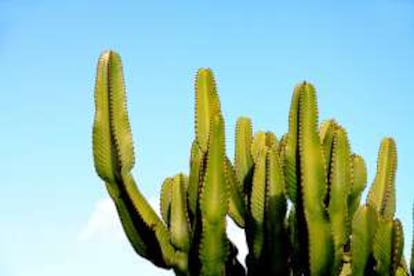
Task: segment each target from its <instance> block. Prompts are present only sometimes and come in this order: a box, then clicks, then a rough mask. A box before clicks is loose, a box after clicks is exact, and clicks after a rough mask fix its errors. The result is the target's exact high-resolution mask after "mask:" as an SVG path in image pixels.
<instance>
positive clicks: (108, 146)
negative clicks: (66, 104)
mask: <svg viewBox="0 0 414 276" xmlns="http://www.w3.org/2000/svg"><path fill="white" fill-rule="evenodd" d="M110 58H111V52H105V53H103V54H102V55H101V56H100V58H99V61H98V67H97V72H96V84H95V118H94V123H93V132H92V140H93V158H94V164H95V170H96V172H97V174H98V175H99V177H100V178H102V179H103V180H104V181H105V182H107V183H114V182H115V180H116V178H118V179H119V175H117V170H118V167H119V165H118V164H117V160H116V158H117V156H116V154H115V149H114V147H113V144H114V141H113V136H112V133H111V115H110V112H109V109H110V108H109V105H110V98H109V94H110V90H109V80H108V67H109V59H110ZM108 185H111V184H108Z"/></svg>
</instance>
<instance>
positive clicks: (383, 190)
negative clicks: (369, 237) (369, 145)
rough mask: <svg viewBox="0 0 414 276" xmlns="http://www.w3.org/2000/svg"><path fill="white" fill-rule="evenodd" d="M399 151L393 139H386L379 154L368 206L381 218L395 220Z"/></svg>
mask: <svg viewBox="0 0 414 276" xmlns="http://www.w3.org/2000/svg"><path fill="white" fill-rule="evenodd" d="M396 169H397V149H396V146H395V142H394V140H393V139H392V138H384V139H383V140H382V142H381V146H380V150H379V153H378V164H377V174H376V176H375V179H374V183H373V184H372V186H371V189H370V191H369V193H368V204H370V205H371V206H373V207H374V209H375V210H377V212H379V214H380V215H381V216H386V217H388V218H393V217H394V213H395V185H394V180H395V172H396Z"/></svg>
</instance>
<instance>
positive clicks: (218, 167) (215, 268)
mask: <svg viewBox="0 0 414 276" xmlns="http://www.w3.org/2000/svg"><path fill="white" fill-rule="evenodd" d="M224 139H225V138H224V122H223V118H222V116H221V115H220V114H215V115H214V116H213V117H212V124H211V134H210V140H209V146H208V151H207V168H206V174H205V178H204V183H203V186H202V189H201V194H200V211H201V220H202V236H201V242H200V249H199V250H200V252H199V257H200V261H201V275H222V274H223V273H224V270H225V263H226V260H227V255H228V242H227V237H226V214H227V211H228V187H227V183H226V179H225V146H224Z"/></svg>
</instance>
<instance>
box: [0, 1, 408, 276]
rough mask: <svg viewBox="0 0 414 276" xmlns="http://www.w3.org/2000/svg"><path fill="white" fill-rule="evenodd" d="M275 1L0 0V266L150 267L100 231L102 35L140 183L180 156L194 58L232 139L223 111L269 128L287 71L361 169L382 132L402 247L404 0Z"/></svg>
mask: <svg viewBox="0 0 414 276" xmlns="http://www.w3.org/2000/svg"><path fill="white" fill-rule="evenodd" d="M121 2H122V4H121ZM275 2H277V1H255V2H254V4H252V3H253V2H252V1H103V0H100V1H92V0H91V1H80V0H74V1H47V0H43V1H42V0H31V1H29V0H26V1H24V0H22V1H17V0H16V1H15V0H2V1H0V91H1V92H0V93H1V96H2V97H1V100H0V126H1V134H2V137H1V143H0V168H1V169H0V171H1V174H2V178H1V182H2V183H1V187H2V189H1V192H0V275H5V276H9V275H10V276H52V275H61V276H66V275H100V276H106V275H108V276H109V275H126V276H128V275H131V276H132V275H137V273H138V274H140V275H159V274H158V273H159V270H157V269H155V268H153V267H152V265H150V264H148V263H147V262H146V261H145V260H143V259H141V258H139V257H137V256H135V254H134V253H133V251H132V249H131V248H130V247H129V245H128V244H127V243H126V241H125V240H124V239H123V237H122V235H121V237H118V238H116V237H115V238H113V236H117V235H119V233H115V234H113V233H112V232H114V231H115V230H114V227H113V225H112V224H111V223H113V222H105V219H106V220H107V219H108V218H107V217H108V216H109V217H111V214H112V213H111V212H109V215H108V214H107V213H108V211H107V209H106V208H107V207H105V206H107V205H105V204H106V203H105V204H103V203H102V202H107V201H105V198H106V197H107V196H106V191H105V190H104V186H103V183H102V182H101V181H100V179H98V177H97V176H96V175H95V172H94V169H93V163H92V153H91V126H92V118H93V86H94V77H95V67H96V60H97V58H98V56H99V54H100V52H101V51H103V50H105V49H109V48H112V49H115V50H116V51H118V52H119V53H120V54H121V55H122V57H123V60H124V68H125V75H126V76H125V78H126V82H127V86H128V96H129V102H128V106H129V110H130V117H131V120H132V128H133V132H134V138H135V143H136V145H137V147H136V149H137V154H138V160H137V168H136V169H135V170H134V174H135V176H136V177H137V179H138V181H139V183H140V188H141V190H142V191H143V192H144V194H145V195H146V196H148V197H149V198H153V199H156V198H157V197H158V192H159V187H160V183H161V181H162V179H163V177H165V176H168V175H172V174H174V173H176V172H178V171H187V165H188V151H189V145H190V141H191V139H192V137H193V108H194V107H193V97H194V96H193V79H194V73H195V71H196V69H197V68H198V67H204V66H207V67H211V68H212V69H213V70H214V72H215V74H216V78H217V81H218V89H219V93H220V96H221V100H222V106H223V109H224V114H225V118H226V123H227V124H226V128H227V141H228V150H229V153H230V154H231V152H232V148H233V135H234V134H233V132H234V123H235V120H236V118H237V116H240V115H247V116H251V117H252V118H253V122H254V125H255V129H256V130H257V129H266V130H267V129H269V130H273V131H275V132H276V133H277V134H278V135H279V136H280V135H281V134H282V133H283V132H285V131H286V129H287V115H288V108H289V103H290V97H291V92H292V89H293V86H294V85H295V84H296V83H297V82H300V81H302V80H308V81H311V82H312V83H314V84H315V86H316V87H317V89H318V97H319V107H320V118H321V119H327V118H331V117H335V118H336V119H337V120H338V121H339V122H340V123H342V124H343V125H344V126H345V127H346V128H347V130H348V132H349V136H350V140H351V144H352V148H353V150H354V151H355V152H357V153H360V154H362V155H363V156H364V157H365V159H366V161H367V163H368V168H369V182H371V181H372V178H373V175H374V170H375V163H376V156H377V150H378V146H379V143H380V140H381V138H382V137H384V136H393V137H394V138H395V139H396V141H397V145H398V155H399V164H398V173H397V196H398V204H397V205H398V206H397V208H398V211H397V213H398V217H400V218H401V219H402V221H403V224H404V230H405V234H406V237H407V242H406V252H407V253H408V246H410V244H411V237H410V236H411V233H412V216H411V209H412V208H411V206H412V202H413V199H414V183H413V168H414V167H413V164H414V163H413V158H412V156H414V147H413V145H412V141H414V129H413V123H412V121H413V119H414V116H413V113H412V111H413V102H414V96H413V95H414V81H413V77H414V67H413V64H414V2H413V1H409V0H376V1H373V0H367V1H349V0H348V1H335V3H333V1H286V2H289V4H287V3H278V4H276V3H275ZM280 2H281V1H280ZM62 3H64V4H62ZM114 3H117V4H114ZM231 155H232V154H231ZM102 206H104V207H102ZM102 210H103V211H102ZM91 220H92V221H98V222H96V223H95V224H97V225H98V226H96V225H95V226H91V225H94V223H93V222H91ZM102 221H103V222H102ZM105 223H109V224H111V225H112V226H111V225H110V226H107V225H106V224H105ZM115 223H116V221H115ZM102 225H103V226H102ZM105 225H106V226H105ZM90 227H92V228H93V229H94V230H90V229H89V228H90ZM101 228H104V229H103V230H102V229H101ZM115 228H116V227H115ZM85 229H86V230H85ZM88 229H89V230H88ZM105 229H106V230H105ZM108 229H109V230H108ZM116 229H118V228H116ZM118 230H119V229H118ZM118 230H116V231H118ZM85 231H86V232H85ZM88 231H89V232H88ZM116 231H115V232H116ZM85 233H89V234H85ZM166 275H170V274H168V273H167V274H166Z"/></svg>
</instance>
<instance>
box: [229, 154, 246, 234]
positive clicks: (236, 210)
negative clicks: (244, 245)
mask: <svg viewBox="0 0 414 276" xmlns="http://www.w3.org/2000/svg"><path fill="white" fill-rule="evenodd" d="M226 180H227V185H228V186H229V188H230V189H229V191H230V193H229V196H230V198H229V215H230V217H231V218H232V219H233V221H234V222H235V223H236V224H237V225H238V226H239V227H241V228H244V225H245V221H244V217H245V215H246V208H245V204H244V198H243V193H242V191H241V190H240V185H239V184H238V181H237V177H236V173H235V171H234V168H233V165H232V164H231V162H230V160H229V159H228V158H226Z"/></svg>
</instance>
